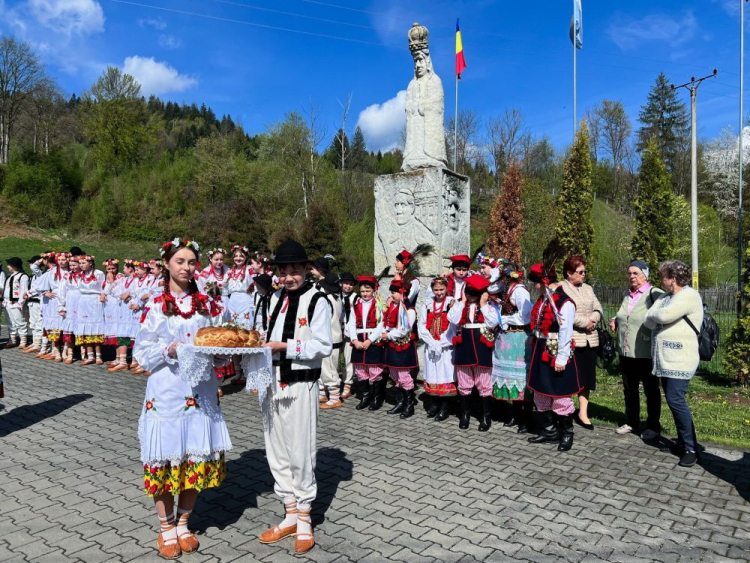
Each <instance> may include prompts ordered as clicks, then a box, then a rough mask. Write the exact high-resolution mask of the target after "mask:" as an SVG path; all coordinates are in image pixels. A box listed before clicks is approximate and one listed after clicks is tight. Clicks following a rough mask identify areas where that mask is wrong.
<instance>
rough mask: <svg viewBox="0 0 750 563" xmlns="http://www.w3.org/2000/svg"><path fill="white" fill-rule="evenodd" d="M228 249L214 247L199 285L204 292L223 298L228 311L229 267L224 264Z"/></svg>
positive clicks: (213, 296) (223, 303)
mask: <svg viewBox="0 0 750 563" xmlns="http://www.w3.org/2000/svg"><path fill="white" fill-rule="evenodd" d="M226 254H227V253H226V251H225V250H224V249H223V248H213V249H211V250H210V251H209V253H208V262H209V264H208V266H207V267H206V268H205V269H204V270H203V272H202V275H201V279H200V280H197V281H198V286H199V287H200V288H201V291H202V292H203V293H206V294H207V295H209V296H210V297H212V298H214V299H216V298H220V299H221V304H222V307H223V309H224V311H227V305H228V302H229V294H228V293H227V289H226V285H227V282H228V281H229V276H228V275H227V274H229V267H228V266H227V265H226V264H224V257H225V256H226Z"/></svg>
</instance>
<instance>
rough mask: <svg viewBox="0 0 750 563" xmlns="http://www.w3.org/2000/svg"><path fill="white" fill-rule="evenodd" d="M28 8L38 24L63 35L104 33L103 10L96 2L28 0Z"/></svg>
mask: <svg viewBox="0 0 750 563" xmlns="http://www.w3.org/2000/svg"><path fill="white" fill-rule="evenodd" d="M28 8H29V12H30V13H31V15H32V16H34V18H35V19H36V20H37V21H38V22H39V23H40V24H42V25H43V26H44V27H46V28H49V29H51V30H53V31H56V32H58V33H62V34H64V35H68V36H71V35H75V34H78V35H88V34H91V33H99V32H102V31H104V10H103V9H102V7H101V5H100V4H99V2H97V1H96V0H29V3H28Z"/></svg>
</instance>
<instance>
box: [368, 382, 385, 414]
mask: <svg viewBox="0 0 750 563" xmlns="http://www.w3.org/2000/svg"><path fill="white" fill-rule="evenodd" d="M386 383H387V381H386V380H385V378H383V379H381V380H380V381H376V382H374V383H371V388H370V389H371V391H370V393H371V395H372V399H370V406H369V407H368V410H371V411H376V410H379V409H380V407H382V406H383V401H385V385H386Z"/></svg>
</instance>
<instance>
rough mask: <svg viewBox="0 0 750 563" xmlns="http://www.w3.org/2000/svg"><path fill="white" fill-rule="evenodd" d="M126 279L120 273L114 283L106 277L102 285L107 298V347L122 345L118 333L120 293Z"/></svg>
mask: <svg viewBox="0 0 750 563" xmlns="http://www.w3.org/2000/svg"><path fill="white" fill-rule="evenodd" d="M106 264H107V263H106V262H105V265H106ZM124 278H125V276H124V275H123V274H121V273H119V272H118V273H117V274H116V275H115V279H114V280H113V281H107V278H106V276H105V278H104V283H103V284H102V294H103V295H104V296H105V297H106V300H105V301H104V344H105V345H107V346H119V345H120V344H118V343H117V333H118V331H119V326H120V297H119V293H118V292H119V291H120V290H119V286H120V285H121V284H122V280H123V279H124Z"/></svg>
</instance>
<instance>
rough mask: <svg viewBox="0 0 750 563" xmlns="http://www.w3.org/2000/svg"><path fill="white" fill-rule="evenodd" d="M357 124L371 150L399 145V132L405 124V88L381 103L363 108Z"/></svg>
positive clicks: (384, 149)
mask: <svg viewBox="0 0 750 563" xmlns="http://www.w3.org/2000/svg"><path fill="white" fill-rule="evenodd" d="M357 125H359V127H360V128H361V129H362V133H363V134H364V136H365V140H366V141H367V147H368V148H369V149H370V150H372V151H375V152H377V151H379V150H380V151H388V150H390V149H393V148H396V147H399V146H401V143H402V141H401V133H402V132H403V130H404V126H405V125H406V90H401V91H400V92H399V93H398V94H396V96H395V97H393V98H391V99H390V100H387V101H385V102H383V103H382V104H373V105H371V106H368V107H366V108H365V109H363V110H362V111H361V112H360V113H359V119H358V120H357Z"/></svg>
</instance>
